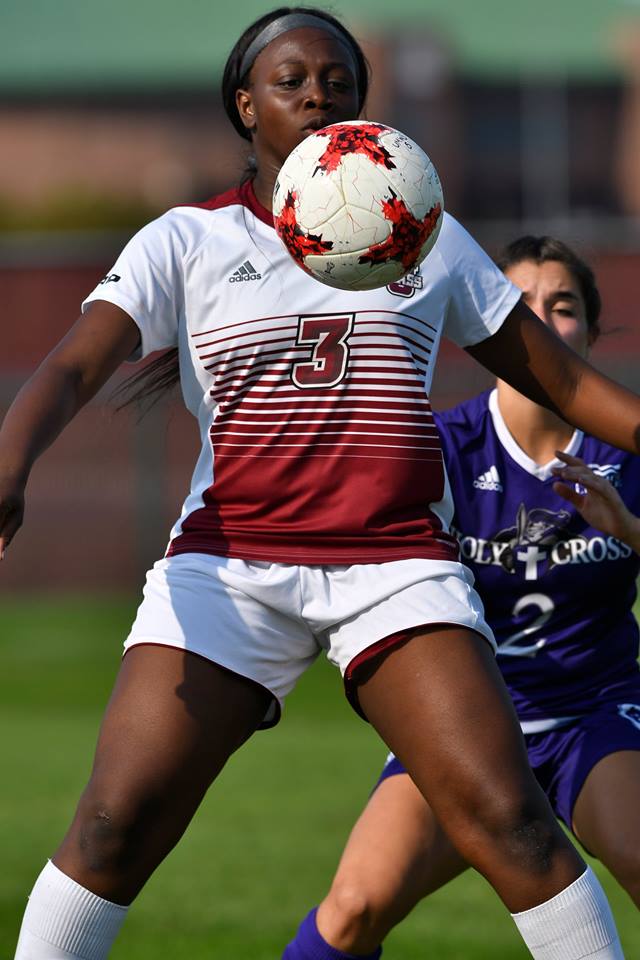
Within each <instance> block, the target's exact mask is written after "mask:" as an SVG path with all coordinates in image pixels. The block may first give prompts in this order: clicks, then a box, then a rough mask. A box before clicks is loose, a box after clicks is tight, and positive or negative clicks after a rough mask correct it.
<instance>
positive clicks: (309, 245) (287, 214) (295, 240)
mask: <svg viewBox="0 0 640 960" xmlns="http://www.w3.org/2000/svg"><path fill="white" fill-rule="evenodd" d="M296 198H297V195H296V193H295V192H294V191H293V190H290V191H289V192H288V194H287V197H286V200H285V201H284V204H283V207H282V212H281V213H280V214H279V216H277V217H274V220H273V222H274V226H275V228H276V230H277V232H278V234H279V235H280V237H281V239H282V241H283V242H284V244H285V246H286V248H287V250H288V251H289V253H290V254H291V256H292V257H293V259H294V260H295V261H296V263H298V264H299V265H300V266H301V267H302V268H303V269H304V270H307V267H306V266H305V263H304V258H305V257H306V256H308V255H309V254H314V253H315V254H320V255H321V254H323V253H327V251H329V250H331V249H332V248H333V243H332V241H331V240H323V239H322V235H321V234H319V235H316V234H313V233H305V232H304V231H303V229H302V227H301V226H300V224H299V223H298V220H297V217H296ZM307 272H308V271H307Z"/></svg>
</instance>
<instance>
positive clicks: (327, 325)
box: [291, 313, 354, 390]
mask: <svg viewBox="0 0 640 960" xmlns="http://www.w3.org/2000/svg"><path fill="white" fill-rule="evenodd" d="M353 321H354V315H353V314H352V313H351V314H346V315H345V314H339V313H336V314H329V315H327V316H322V317H318V316H312V317H300V320H299V322H298V337H297V339H296V344H298V346H309V347H312V348H313V349H312V352H311V357H310V359H309V360H298V361H297V362H296V363H294V364H293V366H292V367H291V379H292V380H293V382H294V383H295V385H296V387H300V389H302V390H304V389H309V388H310V387H335V386H336V384H338V383H340V381H341V380H342V379H343V378H344V376H345V374H346V372H347V365H348V362H349V345H348V343H347V341H348V339H349V335H350V334H351V331H352V330H353Z"/></svg>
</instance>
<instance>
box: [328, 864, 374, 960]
mask: <svg viewBox="0 0 640 960" xmlns="http://www.w3.org/2000/svg"><path fill="white" fill-rule="evenodd" d="M325 912H326V913H327V914H329V915H330V917H331V925H332V929H333V933H334V937H335V939H336V941H337V942H339V943H341V944H350V945H353V944H357V943H359V942H360V941H361V940H362V939H363V937H369V936H370V934H371V933H372V932H373V931H375V930H376V927H377V926H378V921H379V919H380V913H381V911H380V910H379V909H377V908H376V902H375V899H374V898H373V897H372V896H370V895H369V894H368V892H367V890H366V889H365V888H364V887H363V886H362V885H361V884H359V883H357V882H355V881H351V880H347V879H341V878H339V877H338V878H336V879H335V880H334V882H333V884H332V886H331V890H330V891H329V894H328V896H327V899H326V901H325Z"/></svg>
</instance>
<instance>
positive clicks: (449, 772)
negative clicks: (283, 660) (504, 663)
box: [357, 626, 550, 842]
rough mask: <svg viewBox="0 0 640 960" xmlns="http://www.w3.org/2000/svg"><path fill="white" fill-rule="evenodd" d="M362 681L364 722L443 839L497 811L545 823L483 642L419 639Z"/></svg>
mask: <svg viewBox="0 0 640 960" xmlns="http://www.w3.org/2000/svg"><path fill="white" fill-rule="evenodd" d="M357 681H358V696H359V701H360V704H361V706H362V708H363V710H364V712H365V714H366V715H367V717H368V719H369V720H370V722H371V723H372V724H373V725H374V726H375V727H376V729H377V730H378V732H379V733H380V734H381V736H382V737H383V739H384V740H385V742H386V743H387V744H388V745H389V747H390V749H391V750H393V752H394V753H395V754H396V756H397V757H398V758H399V760H400V761H401V762H402V763H403V765H404V766H405V767H406V769H407V770H408V771H409V773H410V774H411V777H412V778H413V780H414V781H415V783H416V784H417V785H418V787H419V789H420V791H421V792H422V793H423V795H424V796H426V797H427V799H428V800H429V802H430V803H431V805H432V807H433V809H434V811H435V813H436V815H437V817H438V818H439V819H440V821H441V822H442V823H443V824H444V825H445V827H446V829H447V831H450V830H451V829H452V827H455V826H456V819H457V818H458V816H459V815H462V818H463V820H465V819H468V814H469V811H470V810H474V811H476V812H478V811H480V810H482V809H485V810H490V811H492V814H495V815H498V816H499V815H500V809H499V808H500V805H501V802H502V803H503V804H504V806H507V805H509V804H513V803H514V802H515V803H520V804H528V805H529V807H530V812H531V810H534V809H536V808H540V811H541V810H542V808H544V817H545V818H548V816H549V815H550V810H549V808H548V804H547V801H546V798H544V795H543V794H542V791H541V790H540V789H539V788H538V787H537V785H536V784H535V781H534V778H533V776H532V774H531V771H530V768H529V764H528V760H527V755H526V751H525V747H524V741H523V738H522V734H521V732H520V728H519V726H518V723H517V719H516V716H515V711H514V709H513V705H512V702H511V699H510V697H509V694H508V691H507V689H506V686H505V684H504V681H503V679H502V676H501V674H500V671H499V669H498V667H497V666H496V663H495V658H494V655H493V651H492V649H491V647H490V646H489V644H488V643H487V642H486V641H485V640H484V639H483V638H482V637H480V636H479V635H478V634H476V633H473V632H471V631H469V630H465V629H461V628H458V627H446V626H445V627H434V628H432V629H430V630H425V631H418V632H416V633H414V634H413V636H411V638H410V639H409V640H407V641H406V642H405V643H404V644H403V645H401V646H399V647H397V648H394V649H393V650H391V651H390V652H388V653H386V654H383V655H381V656H380V657H378V658H374V659H372V660H371V661H370V662H368V663H367V664H364V665H363V667H362V668H361V670H360V674H359V677H358V678H357ZM501 798H503V800H502V801H501ZM456 842H457V841H456Z"/></svg>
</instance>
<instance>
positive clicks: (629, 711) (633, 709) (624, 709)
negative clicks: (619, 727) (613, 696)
mask: <svg viewBox="0 0 640 960" xmlns="http://www.w3.org/2000/svg"><path fill="white" fill-rule="evenodd" d="M618 713H619V714H620V716H621V717H624V719H625V720H628V721H629V723H632V724H633V725H634V727H637V728H638V730H640V706H639V705H638V704H637V703H619V704H618Z"/></svg>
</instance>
